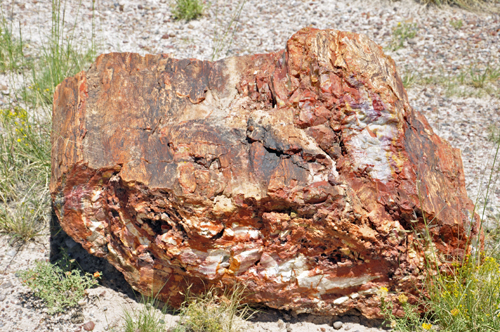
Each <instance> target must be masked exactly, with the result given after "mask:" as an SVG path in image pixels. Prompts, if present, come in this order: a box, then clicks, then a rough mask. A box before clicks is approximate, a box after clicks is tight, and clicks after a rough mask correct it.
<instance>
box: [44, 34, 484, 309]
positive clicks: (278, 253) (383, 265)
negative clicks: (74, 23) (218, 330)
mask: <svg viewBox="0 0 500 332" xmlns="http://www.w3.org/2000/svg"><path fill="white" fill-rule="evenodd" d="M50 190H51V193H52V199H53V206H54V210H55V213H56V214H57V217H58V218H59V221H60V223H61V226H62V227H63V229H64V230H65V231H66V232H67V233H68V234H69V235H70V236H71V237H72V238H73V239H75V240H76V241H78V242H79V243H81V244H82V245H83V247H84V248H85V249H86V250H88V251H89V252H90V253H91V254H93V255H97V256H100V257H105V258H106V259H108V260H109V261H110V262H111V263H112V264H113V265H114V266H115V267H116V268H117V269H118V270H120V271H121V272H123V274H124V276H125V278H126V280H127V281H128V282H129V283H130V284H131V285H132V287H133V288H135V289H136V290H138V291H140V292H141V293H143V294H147V295H150V294H152V293H159V297H160V298H161V299H163V300H170V302H171V303H173V304H174V305H175V304H179V303H180V301H182V295H181V292H182V291H183V290H185V289H186V287H187V286H188V285H191V291H194V292H198V291H201V290H203V289H204V288H206V287H209V286H210V285H220V286H221V287H228V286H231V285H234V284H236V283H238V284H243V285H245V286H246V287H247V290H248V297H247V301H248V302H250V303H260V304H264V305H267V306H269V307H273V308H279V309H290V310H293V311H295V312H311V313H319V314H343V313H346V312H349V313H351V314H352V313H356V312H358V311H359V312H360V313H361V314H363V315H365V316H366V317H379V315H380V312H379V297H377V296H376V295H375V293H376V290H377V289H379V288H380V287H387V288H389V290H390V291H392V292H394V293H398V292H405V293H407V294H410V293H412V292H414V291H415V289H414V286H415V285H418V284H419V283H421V281H422V278H423V273H422V268H423V267H424V265H425V259H426V257H427V255H430V254H432V253H433V252H435V253H436V254H437V256H438V260H440V261H442V262H444V260H450V259H451V260H453V259H454V258H456V257H460V256H462V255H463V254H464V253H467V252H468V250H470V247H469V243H471V240H472V239H473V238H478V236H477V233H478V218H477V216H473V204H472V202H471V201H470V200H469V198H468V197H467V194H466V191H465V185H464V174H463V170H462V161H461V157H460V152H459V150H457V149H453V148H451V147H450V145H449V144H448V143H447V142H446V141H444V140H442V139H441V138H439V137H438V136H437V135H436V134H434V132H433V131H432V129H431V127H430V126H429V124H428V123H427V121H426V119H425V118H424V117H423V116H422V115H421V114H419V113H418V112H416V111H414V110H413V109H412V108H411V107H410V105H409V103H408V98H407V95H406V92H405V90H404V88H403V85H402V83H401V79H400V78H399V76H398V74H397V71H396V67H395V64H394V61H393V60H392V59H391V58H390V57H387V56H385V55H384V54H383V52H382V49H381V48H380V47H379V46H377V45H376V44H375V43H373V42H372V41H370V40H369V39H368V38H367V37H366V36H364V35H358V34H355V33H349V32H341V31H335V30H316V29H310V28H306V29H303V30H301V31H299V32H298V33H296V34H295V35H294V36H292V38H291V39H290V40H289V41H288V43H287V47H286V50H285V51H280V52H276V53H270V54H259V55H251V56H243V57H233V58H229V59H224V60H220V61H217V62H208V61H200V60H196V59H184V60H177V59H173V58H171V57H170V56H169V55H167V54H163V55H147V56H145V57H142V56H140V55H138V54H133V53H112V54H105V55H101V56H99V57H98V58H97V60H96V62H95V63H94V64H93V65H92V67H91V68H90V69H89V70H88V71H87V72H81V73H79V74H78V75H76V76H75V77H71V78H67V79H66V80H65V81H64V82H63V83H61V84H60V85H59V86H58V88H57V91H56V93H55V95H54V109H53V132H52V178H51V184H50ZM426 223H427V224H428V225H429V226H430V227H429V231H430V236H431V237H432V242H431V243H429V242H428V241H425V236H426V235H425V234H426V232H425V231H424V228H425V224H426ZM440 264H441V262H438V265H440ZM390 296H391V295H389V298H390ZM410 298H411V294H410Z"/></svg>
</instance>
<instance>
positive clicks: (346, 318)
mask: <svg viewBox="0 0 500 332" xmlns="http://www.w3.org/2000/svg"><path fill="white" fill-rule="evenodd" d="M279 319H281V320H283V321H284V322H286V323H291V324H296V323H313V324H327V325H330V326H332V325H333V323H334V322H337V321H341V322H342V323H355V324H360V325H364V326H366V327H376V328H381V327H383V320H382V319H367V318H365V317H363V316H361V314H360V312H359V311H358V310H356V309H352V310H350V311H349V312H347V313H346V314H345V315H342V316H320V315H312V314H294V313H293V312H288V311H285V310H276V309H271V308H266V307H259V308H257V313H255V314H254V315H253V316H252V317H251V318H250V319H249V321H250V322H253V323H272V322H276V321H277V320H279Z"/></svg>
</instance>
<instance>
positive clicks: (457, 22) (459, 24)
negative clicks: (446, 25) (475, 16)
mask: <svg viewBox="0 0 500 332" xmlns="http://www.w3.org/2000/svg"><path fill="white" fill-rule="evenodd" d="M450 25H451V26H452V27H453V28H455V29H456V30H459V29H460V28H461V27H462V26H463V25H464V22H463V21H462V20H454V19H452V20H450Z"/></svg>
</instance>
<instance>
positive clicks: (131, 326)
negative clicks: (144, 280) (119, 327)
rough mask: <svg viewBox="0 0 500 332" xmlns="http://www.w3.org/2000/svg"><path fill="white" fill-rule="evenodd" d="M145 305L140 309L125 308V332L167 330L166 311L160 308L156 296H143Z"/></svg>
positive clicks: (161, 331) (159, 331)
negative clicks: (130, 309)
mask: <svg viewBox="0 0 500 332" xmlns="http://www.w3.org/2000/svg"><path fill="white" fill-rule="evenodd" d="M142 303H143V304H144V306H143V307H142V308H141V309H140V310H138V311H132V312H131V311H129V310H125V311H124V314H123V319H124V321H125V322H124V331H125V332H163V331H165V321H164V320H163V318H164V316H165V311H164V310H162V311H160V310H159V309H158V307H159V305H160V303H159V301H158V300H157V299H156V298H155V297H149V298H144V297H143V298H142Z"/></svg>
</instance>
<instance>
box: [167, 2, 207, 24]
mask: <svg viewBox="0 0 500 332" xmlns="http://www.w3.org/2000/svg"><path fill="white" fill-rule="evenodd" d="M202 13H203V4H202V3H201V2H200V0H175V6H174V8H173V10H172V14H173V15H174V17H175V18H176V19H178V20H186V21H191V20H194V19H195V18H197V17H198V16H201V14H202Z"/></svg>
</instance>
